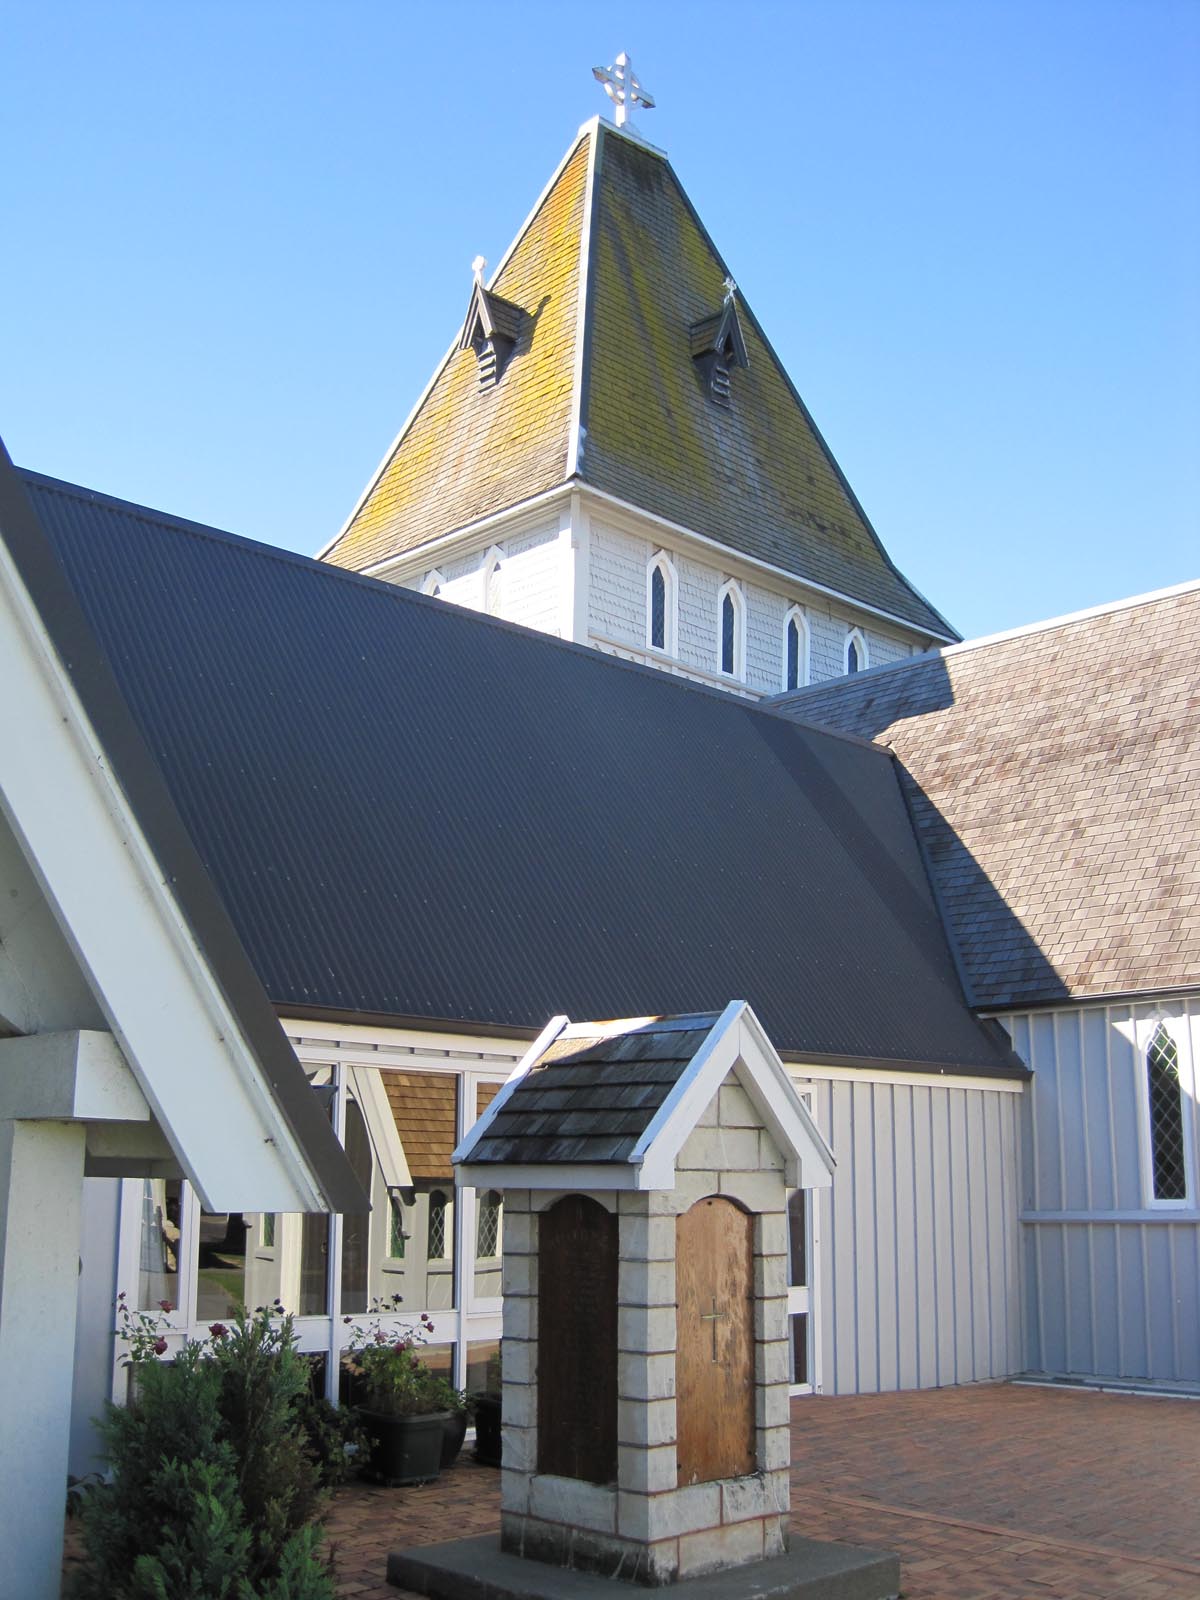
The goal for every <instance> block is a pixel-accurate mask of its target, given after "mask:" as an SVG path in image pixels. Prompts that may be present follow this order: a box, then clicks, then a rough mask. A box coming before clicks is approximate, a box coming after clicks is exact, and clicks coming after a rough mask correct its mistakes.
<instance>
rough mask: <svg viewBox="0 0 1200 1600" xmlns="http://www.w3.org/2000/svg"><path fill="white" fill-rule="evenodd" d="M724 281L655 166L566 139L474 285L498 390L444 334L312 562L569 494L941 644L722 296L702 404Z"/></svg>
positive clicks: (636, 155)
mask: <svg viewBox="0 0 1200 1600" xmlns="http://www.w3.org/2000/svg"><path fill="white" fill-rule="evenodd" d="M731 284H732V280H730V279H729V271H728V268H727V266H726V264H725V262H724V261H723V259H722V258H721V256H720V254H719V253H718V251H717V249H716V246H715V245H714V244H713V242H712V240H711V239H710V237H709V235H708V233H707V232H706V231H705V228H704V225H703V224H702V223H701V221H700V219H699V217H698V216H697V214H696V212H695V210H694V208H693V206H692V204H691V202H690V200H689V199H688V197H687V195H686V194H685V193H684V190H683V188H682V186H681V185H680V183H679V180H678V178H677V177H676V175H675V173H674V171H673V170H672V168H671V165H670V163H669V162H668V161H667V159H666V157H665V156H664V155H663V154H662V153H661V152H659V151H657V150H655V149H653V148H652V147H651V146H648V145H646V144H643V143H642V142H641V141H640V140H638V139H635V138H631V137H629V136H628V135H626V134H623V133H621V132H618V131H617V130H616V129H614V128H612V127H610V126H609V125H608V124H606V123H604V122H602V121H600V120H599V119H598V118H597V119H594V120H593V121H591V122H589V123H587V124H585V125H584V127H583V128H582V129H581V130H580V132H579V135H578V137H577V139H576V141H575V142H574V144H573V145H572V146H571V148H570V150H569V151H568V152H567V155H566V156H565V157H564V159H563V162H562V164H561V165H560V167H559V168H558V170H557V172H556V173H555V174H554V176H553V178H552V179H551V181H550V184H549V185H548V187H547V188H546V190H545V192H544V194H543V195H542V197H541V199H540V200H539V201H538V203H537V205H536V206H535V207H534V210H533V212H532V214H531V216H530V217H529V219H528V221H527V222H526V224H525V226H524V228H523V229H522V231H521V232H520V234H519V235H518V237H517V238H516V240H515V241H514V243H513V244H512V246H511V247H510V249H509V251H508V253H507V255H506V256H505V257H504V260H503V261H502V262H501V264H500V267H499V269H498V270H497V272H496V273H495V274H494V276H493V278H492V281H491V284H490V285H489V289H490V291H491V292H492V293H493V294H495V295H498V296H500V297H503V299H504V300H505V301H506V302H508V303H509V304H510V305H512V306H516V307H519V308H520V310H521V312H522V313H523V315H522V318H521V322H520V326H519V330H518V332H517V337H516V343H515V348H514V349H513V350H512V353H511V355H510V356H509V357H508V360H507V362H506V365H505V367H504V371H503V375H502V377H501V379H500V381H499V382H498V383H496V384H494V385H491V386H486V387H481V384H480V381H479V372H478V369H477V361H476V356H475V354H474V353H473V352H472V350H471V349H470V348H467V347H466V342H465V341H463V340H461V339H460V338H459V336H458V335H457V334H456V336H455V341H454V343H453V344H452V346H451V348H450V350H449V351H448V352H447V354H446V356H445V358H444V360H443V362H442V364H441V366H440V367H439V368H438V370H437V372H436V373H435V375H434V377H433V379H432V381H431V383H430V385H429V387H428V388H427V390H426V392H425V393H424V394H423V395H422V397H421V399H420V400H419V402H418V404H417V406H416V408H415V410H414V411H413V413H412V415H411V416H410V417H409V419H408V421H407V422H406V423H405V425H404V427H403V429H402V430H401V432H400V435H399V436H398V438H397V439H396V441H395V443H394V444H393V445H392V447H391V448H390V450H389V451H388V453H387V455H386V456H385V458H384V460H383V462H382V464H381V466H380V468H379V471H378V473H377V475H376V477H375V478H374V480H373V481H372V482H371V484H370V485H369V486H368V488H367V490H366V491H365V493H364V495H363V497H362V499H361V501H360V502H359V504H358V506H357V507H356V508H355V510H354V512H353V513H352V515H351V517H350V519H349V521H348V522H347V524H346V526H345V528H344V529H343V530H342V532H341V534H340V535H339V536H338V537H337V538H336V539H335V540H334V541H333V542H332V543H331V544H330V545H329V546H327V547H326V549H325V550H323V551H322V552H321V554H322V557H323V558H324V559H325V560H328V561H330V562H332V563H335V564H337V565H339V566H346V567H352V568H354V569H356V570H359V571H362V570H370V569H374V568H375V567H377V566H379V565H381V564H383V563H386V562H387V561H388V560H389V559H391V558H393V557H396V556H399V555H402V554H404V553H405V552H410V551H413V550H415V549H417V548H419V547H420V546H421V545H423V544H426V543H427V542H429V541H430V540H433V539H435V538H438V537H440V536H441V535H444V534H446V533H449V532H452V531H454V530H456V529H459V528H463V527H467V526H469V525H471V524H472V523H475V522H477V521H479V520H480V519H483V518H486V517H488V516H490V515H492V514H493V513H495V512H498V511H501V510H505V509H507V508H509V507H513V506H517V505H520V504H521V503H523V502H525V501H528V500H531V499H533V498H534V497H535V496H537V495H539V494H542V493H545V492H548V491H550V490H553V489H554V488H556V487H558V486H560V485H563V484H565V483H568V482H579V483H583V484H587V485H590V486H592V487H593V488H595V489H598V490H603V491H605V492H606V493H608V494H611V495H613V496H615V497H616V498H617V499H618V500H621V501H624V502H627V503H629V504H632V505H633V506H636V507H638V508H640V509H642V510H644V511H647V512H651V513H653V514H654V515H655V516H657V517H661V518H664V519H666V520H667V521H668V522H672V523H675V524H679V525H681V526H683V527H685V528H688V529H690V530H692V531H693V532H695V533H697V534H701V535H703V536H705V537H707V538H710V539H714V540H717V541H719V542H720V543H721V544H723V545H726V546H728V547H730V548H731V549H733V550H736V551H739V552H742V553H744V554H746V555H748V556H751V557H753V558H755V559H758V560H760V561H763V562H766V563H768V564H770V565H772V566H774V567H777V568H781V569H783V570H784V571H786V572H789V573H793V574H795V575H797V576H798V577H799V578H802V579H807V580H809V581H811V582H813V583H815V584H819V585H821V586H822V587H823V588H825V589H828V590H832V591H834V592H835V593H838V594H842V595H846V596H849V597H851V598H852V599H857V600H860V601H862V602H864V603H865V604H866V605H868V606H871V607H873V608H875V609H876V610H879V611H882V612H884V613H886V614H888V615H890V616H894V617H896V618H898V619H900V620H902V621H904V622H907V623H909V624H911V625H913V626H915V627H917V628H919V629H921V630H923V631H925V632H927V633H928V634H930V635H931V636H933V637H937V638H941V639H946V640H950V639H955V638H957V637H958V635H957V634H956V633H955V632H954V630H953V628H952V627H951V626H950V625H949V624H948V623H947V622H946V620H945V619H944V618H943V617H942V616H940V615H939V613H938V612H937V611H935V610H934V609H933V607H932V606H931V605H929V603H928V602H927V601H926V600H925V599H924V598H923V597H922V596H921V595H920V594H919V593H918V592H917V591H916V590H915V589H914V588H913V587H912V585H911V584H910V583H909V582H908V581H907V579H905V578H904V576H903V575H902V574H901V573H900V572H899V571H898V570H897V569H896V568H895V567H894V566H893V564H892V562H891V560H890V559H889V557H888V555H887V553H886V551H885V550H884V548H883V546H882V545H881V543H880V541H879V539H878V537H877V535H876V534H875V532H874V530H873V529H872V527H871V525H870V523H869V521H868V520H867V517H866V514H865V512H864V511H863V508H862V507H861V506H860V504H859V502H858V500H857V499H856V498H855V495H854V493H853V490H852V489H851V488H850V485H849V484H848V482H847V481H846V479H845V477H844V475H843V474H842V472H841V469H840V468H839V467H838V465H837V462H836V461H835V460H834V458H833V456H832V455H831V453H830V451H829V449H828V446H827V445H826V444H825V441H824V440H823V439H822V437H821V435H820V433H819V432H818V430H817V427H816V424H815V423H814V422H813V419H812V417H811V416H810V415H809V413H808V410H807V408H806V407H805V405H804V402H803V401H802V400H801V398H800V396H799V394H798V393H797V391H796V389H795V387H794V386H793V384H792V382H791V380H790V379H789V377H788V375H787V373H786V372H785V371H784V369H783V366H782V365H781V363H780V361H779V359H778V357H777V356H776V354H775V352H774V350H773V349H772V348H771V345H770V343H769V342H768V340H767V338H766V335H765V334H764V333H763V331H762V328H761V327H760V325H759V323H758V321H757V320H756V318H755V317H754V315H753V313H752V312H751V310H750V308H749V306H748V305H747V304H746V302H745V300H744V299H742V298H741V297H740V295H739V296H738V298H737V301H736V308H735V313H736V314H735V316H734V317H730V318H726V319H725V320H726V321H730V322H733V323H734V327H735V333H736V339H735V343H736V344H737V345H738V347H739V356H738V361H737V364H736V370H735V371H734V372H733V373H732V382H731V388H730V402H729V403H728V404H717V403H714V400H713V396H712V394H710V393H709V386H708V384H707V382H706V377H705V374H706V372H707V370H708V369H707V367H706V365H705V362H704V360H703V359H699V360H698V359H697V349H698V348H699V350H700V356H701V358H703V357H704V355H705V353H706V351H707V349H708V347H707V346H706V345H705V344H704V340H703V338H702V337H701V335H702V334H703V332H704V330H705V329H706V328H709V325H710V324H711V327H712V328H715V327H716V326H717V325H718V324H720V323H721V322H722V314H723V312H724V310H725V307H726V302H727V297H728V296H729V294H730V285H731ZM465 298H466V296H465V294H464V299H465ZM476 298H477V297H473V298H472V306H474V304H475V300H476ZM710 331H711V329H710ZM697 340H699V346H698V345H697ZM709 342H710V343H711V340H710V341H709ZM743 356H744V364H742V360H741V358H742V357H743Z"/></svg>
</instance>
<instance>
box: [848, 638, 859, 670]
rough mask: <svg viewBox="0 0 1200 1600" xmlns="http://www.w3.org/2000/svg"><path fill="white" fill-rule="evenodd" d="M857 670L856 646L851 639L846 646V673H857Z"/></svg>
mask: <svg viewBox="0 0 1200 1600" xmlns="http://www.w3.org/2000/svg"><path fill="white" fill-rule="evenodd" d="M858 668H859V660H858V646H857V645H856V644H855V642H854V640H853V639H851V641H850V643H849V644H848V645H847V646H846V671H847V672H857V671H858Z"/></svg>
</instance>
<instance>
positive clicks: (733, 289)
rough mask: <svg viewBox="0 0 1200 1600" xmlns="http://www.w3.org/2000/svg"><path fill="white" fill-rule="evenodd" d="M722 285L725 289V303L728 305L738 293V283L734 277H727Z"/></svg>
mask: <svg viewBox="0 0 1200 1600" xmlns="http://www.w3.org/2000/svg"><path fill="white" fill-rule="evenodd" d="M722 287H723V288H724V290H725V304H726V305H728V304H729V302H730V301H731V300H732V299H733V297H734V295H735V294H736V293H737V284H736V283H734V281H733V279H732V278H726V279H725V282H724V284H723V285H722Z"/></svg>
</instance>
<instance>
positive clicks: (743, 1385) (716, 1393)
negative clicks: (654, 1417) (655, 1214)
mask: <svg viewBox="0 0 1200 1600" xmlns="http://www.w3.org/2000/svg"><path fill="white" fill-rule="evenodd" d="M675 1298H676V1306H677V1309H676V1333H675V1342H676V1356H675V1394H676V1417H677V1436H678V1456H679V1482H680V1484H681V1485H684V1484H689V1483H709V1482H711V1481H712V1480H713V1479H714V1478H737V1477H742V1476H744V1475H745V1474H746V1473H750V1472H753V1471H754V1466H755V1453H754V1218H753V1217H752V1216H750V1215H749V1214H748V1213H747V1212H745V1211H743V1210H742V1209H741V1208H740V1206H736V1205H734V1203H733V1201H732V1200H726V1199H723V1198H721V1197H719V1196H717V1195H710V1196H709V1197H708V1199H705V1200H698V1201H697V1202H696V1204H695V1205H694V1206H693V1207H692V1208H691V1210H690V1211H685V1212H684V1214H683V1216H681V1217H680V1218H679V1219H678V1220H677V1222H676V1224H675Z"/></svg>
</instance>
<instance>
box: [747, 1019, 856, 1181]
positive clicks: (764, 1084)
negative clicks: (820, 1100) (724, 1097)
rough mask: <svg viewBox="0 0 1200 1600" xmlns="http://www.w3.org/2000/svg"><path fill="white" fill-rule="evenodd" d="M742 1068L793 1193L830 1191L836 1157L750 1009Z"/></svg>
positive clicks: (750, 1092)
mask: <svg viewBox="0 0 1200 1600" xmlns="http://www.w3.org/2000/svg"><path fill="white" fill-rule="evenodd" d="M739 1064H740V1065H741V1066H742V1067H744V1068H745V1071H744V1072H739V1074H738V1078H739V1081H740V1083H741V1085H742V1088H743V1089H744V1090H745V1091H746V1093H747V1094H748V1095H749V1096H750V1100H751V1103H752V1104H753V1105H754V1107H755V1109H756V1110H757V1112H758V1114H759V1116H760V1117H762V1119H763V1122H764V1123H765V1124H766V1126H767V1129H768V1131H769V1132H770V1134H771V1136H772V1137H773V1138H774V1140H775V1143H776V1144H777V1145H778V1146H779V1149H780V1151H781V1152H782V1154H783V1155H784V1157H785V1158H786V1159H787V1162H788V1169H789V1170H788V1182H789V1183H790V1184H791V1186H792V1187H793V1188H799V1187H803V1188H805V1189H827V1188H829V1186H830V1185H831V1184H832V1182H833V1169H834V1166H835V1165H836V1162H835V1159H834V1153H833V1151H832V1150H831V1149H830V1148H829V1145H828V1144H827V1143H826V1141H825V1138H824V1136H823V1135H822V1134H821V1131H820V1129H819V1128H818V1127H817V1125H816V1123H815V1122H814V1121H813V1118H812V1114H811V1112H810V1111H809V1109H808V1107H807V1106H806V1105H805V1104H804V1101H803V1100H801V1098H800V1096H799V1095H798V1094H797V1092H796V1086H795V1084H794V1083H793V1082H792V1080H791V1077H790V1076H789V1074H788V1070H787V1068H786V1067H785V1066H784V1064H783V1062H782V1061H781V1060H780V1058H779V1053H778V1052H777V1051H776V1049H775V1047H774V1045H773V1044H772V1043H771V1041H770V1039H769V1038H768V1037H767V1033H766V1030H765V1029H764V1028H763V1025H762V1023H761V1022H760V1021H759V1020H758V1018H757V1017H756V1016H755V1015H754V1012H753V1011H752V1010H751V1008H750V1007H749V1006H747V1007H746V1008H745V1010H744V1011H743V1013H742V1017H741V1039H740V1052H739Z"/></svg>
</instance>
